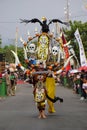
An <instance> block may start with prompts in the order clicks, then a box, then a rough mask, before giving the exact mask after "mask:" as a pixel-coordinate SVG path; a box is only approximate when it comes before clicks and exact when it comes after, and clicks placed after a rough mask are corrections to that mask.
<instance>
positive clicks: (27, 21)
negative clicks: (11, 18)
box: [20, 18, 42, 25]
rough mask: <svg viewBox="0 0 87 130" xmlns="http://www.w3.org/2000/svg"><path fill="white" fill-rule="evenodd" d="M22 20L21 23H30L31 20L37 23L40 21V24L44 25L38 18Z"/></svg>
mask: <svg viewBox="0 0 87 130" xmlns="http://www.w3.org/2000/svg"><path fill="white" fill-rule="evenodd" d="M20 20H21V23H29V22H31V23H36V22H38V23H40V25H42V22H41V21H40V20H39V19H37V18H34V19H31V20H26V19H20Z"/></svg>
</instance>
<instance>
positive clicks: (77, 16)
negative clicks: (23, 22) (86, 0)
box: [0, 14, 87, 24]
mask: <svg viewBox="0 0 87 130" xmlns="http://www.w3.org/2000/svg"><path fill="white" fill-rule="evenodd" d="M79 17H87V14H81V15H76V16H71V18H79ZM61 18H63V17H61ZM0 23H2V24H15V23H20V22H19V21H0Z"/></svg>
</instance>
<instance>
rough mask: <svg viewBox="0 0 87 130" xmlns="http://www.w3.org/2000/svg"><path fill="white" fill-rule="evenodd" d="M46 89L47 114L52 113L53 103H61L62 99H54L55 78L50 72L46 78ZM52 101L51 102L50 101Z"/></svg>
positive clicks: (53, 109)
mask: <svg viewBox="0 0 87 130" xmlns="http://www.w3.org/2000/svg"><path fill="white" fill-rule="evenodd" d="M46 89H47V103H48V107H49V108H48V112H49V113H54V112H56V111H55V108H54V103H55V102H56V101H58V100H59V101H60V102H63V99H62V98H60V97H58V96H57V97H56V96H55V95H56V84H55V77H54V75H53V73H52V71H49V73H48V75H47V78H46ZM52 99H53V100H52Z"/></svg>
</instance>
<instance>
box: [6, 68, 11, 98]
mask: <svg viewBox="0 0 87 130" xmlns="http://www.w3.org/2000/svg"><path fill="white" fill-rule="evenodd" d="M6 85H7V96H11V82H10V70H9V69H7V72H6Z"/></svg>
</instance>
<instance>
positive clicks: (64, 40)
mask: <svg viewBox="0 0 87 130" xmlns="http://www.w3.org/2000/svg"><path fill="white" fill-rule="evenodd" d="M61 38H62V44H63V45H64V44H66V43H67V41H66V39H65V37H64V34H63V33H62V37H61ZM64 52H65V59H68V58H69V51H68V47H67V46H64ZM70 69H71V66H70V62H69V63H68V65H67V66H66V68H65V70H66V71H69V70H70Z"/></svg>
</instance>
